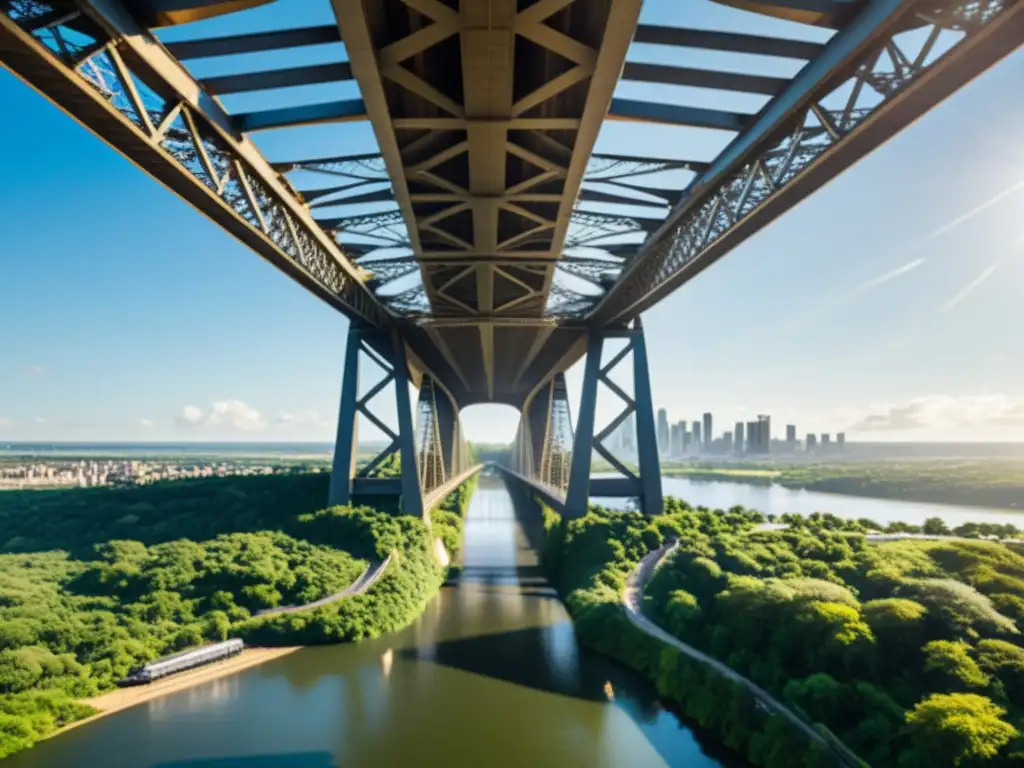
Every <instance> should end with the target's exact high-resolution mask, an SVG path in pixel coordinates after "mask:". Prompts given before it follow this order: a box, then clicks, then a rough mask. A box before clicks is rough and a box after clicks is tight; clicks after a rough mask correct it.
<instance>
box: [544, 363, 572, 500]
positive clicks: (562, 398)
mask: <svg viewBox="0 0 1024 768" xmlns="http://www.w3.org/2000/svg"><path fill="white" fill-rule="evenodd" d="M547 395H548V396H547V399H548V409H547V412H548V418H547V423H546V424H545V429H544V440H543V442H542V445H543V449H542V452H541V456H540V462H539V470H540V473H539V474H540V477H539V480H540V481H541V482H542V483H544V484H545V485H547V486H549V487H551V488H556V489H558V490H560V491H561V492H562V493H563V494H564V493H565V492H567V491H568V490H569V474H570V470H571V468H572V443H573V433H572V417H571V414H570V412H569V397H568V394H567V392H566V389H565V377H564V376H563V375H562V374H558V375H557V376H555V377H554V378H553V379H552V380H551V384H550V385H549V388H548V393H547Z"/></svg>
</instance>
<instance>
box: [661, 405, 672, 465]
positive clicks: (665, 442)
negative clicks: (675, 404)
mask: <svg viewBox="0 0 1024 768" xmlns="http://www.w3.org/2000/svg"><path fill="white" fill-rule="evenodd" d="M669 443H670V440H669V433H668V411H666V410H665V409H664V408H659V409H658V447H659V448H660V449H661V450H660V452H661V453H663V454H667V453H668V452H669V450H670V449H671V445H670V444H669Z"/></svg>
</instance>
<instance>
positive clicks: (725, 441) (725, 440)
mask: <svg viewBox="0 0 1024 768" xmlns="http://www.w3.org/2000/svg"><path fill="white" fill-rule="evenodd" d="M722 450H723V451H725V452H726V453H729V451H731V450H732V432H726V433H725V434H723V435H722Z"/></svg>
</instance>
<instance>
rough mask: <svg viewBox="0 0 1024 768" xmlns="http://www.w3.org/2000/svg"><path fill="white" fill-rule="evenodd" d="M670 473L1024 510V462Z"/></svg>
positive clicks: (709, 467)
mask: <svg viewBox="0 0 1024 768" xmlns="http://www.w3.org/2000/svg"><path fill="white" fill-rule="evenodd" d="M664 475H665V476H666V477H688V478H691V479H694V480H718V481H723V482H735V483H750V484H754V485H771V484H772V483H775V484H777V485H782V486H784V487H786V488H793V489H804V490H808V491H820V492H822V493H840V494H845V495H849V496H866V497H871V498H878V499H897V500H901V501H919V502H930V503H934V504H956V505H961V506H976V507H995V508H1001V509H1020V510H1021V511H1024V462H1021V461H1017V460H1011V459H1001V460H984V461H981V460H951V459H950V460H921V461H906V462H884V463H880V462H845V463H834V464H801V465H792V464H782V463H779V464H764V465H749V464H743V465H732V464H728V463H723V464H719V463H715V462H700V463H699V464H687V465H682V466H679V465H676V466H673V465H672V464H668V465H666V466H665V467H664Z"/></svg>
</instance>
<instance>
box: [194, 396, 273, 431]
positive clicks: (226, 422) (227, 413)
mask: <svg viewBox="0 0 1024 768" xmlns="http://www.w3.org/2000/svg"><path fill="white" fill-rule="evenodd" d="M206 422H207V424H210V425H214V426H227V427H231V428H232V429H238V430H241V431H243V432H255V431H259V430H261V429H263V428H264V427H266V426H267V422H266V421H264V420H263V417H262V416H261V415H260V412H259V411H257V410H256V409H255V408H253V407H252V406H249V405H246V404H245V403H243V402H241V401H240V400H222V401H220V402H216V403H214V404H213V411H212V412H211V413H210V416H209V418H207V420H206Z"/></svg>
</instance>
